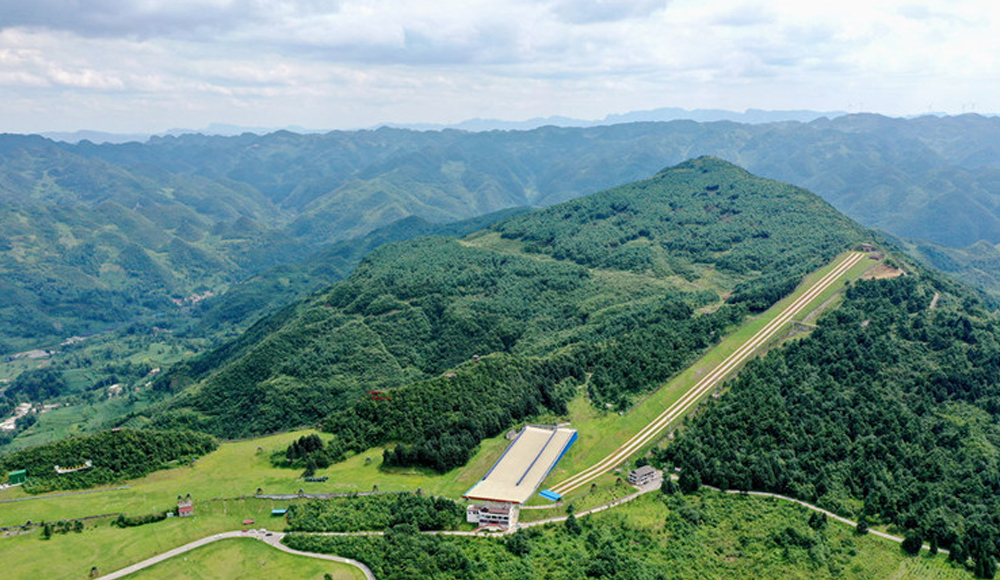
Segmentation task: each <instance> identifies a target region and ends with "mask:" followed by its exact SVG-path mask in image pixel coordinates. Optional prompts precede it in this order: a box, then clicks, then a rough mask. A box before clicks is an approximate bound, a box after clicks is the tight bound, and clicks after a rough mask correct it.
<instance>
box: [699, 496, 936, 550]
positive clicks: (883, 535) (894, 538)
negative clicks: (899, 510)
mask: <svg viewBox="0 0 1000 580" xmlns="http://www.w3.org/2000/svg"><path fill="white" fill-rule="evenodd" d="M702 487H704V488H706V489H712V490H715V491H722V492H723V493H733V494H739V495H755V496H757V497H773V498H775V499H780V500H783V501H790V502H792V503H797V504H799V505H800V506H802V507H804V508H807V509H811V510H812V511H814V512H819V513H821V514H826V516H827V517H828V518H832V519H835V520H837V521H838V522H843V523H845V524H847V525H849V526H851V527H853V528H856V527H858V522H855V521H851V520H849V519H847V518H845V517H842V516H838V515H837V514H835V513H833V512H831V511H828V510H825V509H823V508H821V507H819V506H815V505H813V504H811V503H806V502H804V501H802V500H800V499H795V498H794V497H788V496H787V495H781V494H777V493H770V492H767V491H737V490H735V489H727V490H720V489H718V488H715V487H712V486H710V485H702ZM868 533H869V534H872V535H873V536H878V537H880V538H885V539H887V540H892V541H893V542H896V543H897V544H902V543H903V538H900V537H899V536H893V535H892V534H887V533H885V532H880V531H878V530H873V529H870V528H869V530H868ZM923 548H924V549H925V550H930V549H931V548H930V546H928V545H927V544H924V545H923ZM938 552H941V553H942V554H945V555H947V554H948V550H944V549H941V548H938Z"/></svg>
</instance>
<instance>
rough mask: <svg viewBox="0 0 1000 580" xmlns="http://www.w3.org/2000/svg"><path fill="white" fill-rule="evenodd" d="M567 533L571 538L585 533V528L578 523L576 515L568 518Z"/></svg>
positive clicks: (570, 515)
mask: <svg viewBox="0 0 1000 580" xmlns="http://www.w3.org/2000/svg"><path fill="white" fill-rule="evenodd" d="M566 531H567V532H568V533H569V534H570V535H571V536H579V535H580V534H582V533H583V528H582V527H580V522H578V521H576V515H574V514H569V517H568V518H566Z"/></svg>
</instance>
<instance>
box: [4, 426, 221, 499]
mask: <svg viewBox="0 0 1000 580" xmlns="http://www.w3.org/2000/svg"><path fill="white" fill-rule="evenodd" d="M217 445H218V444H217V443H216V441H215V439H214V438H213V437H211V436H210V435H205V434H203V433H194V432H191V431H156V430H151V429H150V430H145V429H144V430H133V429H120V430H115V431H102V432H100V433H96V434H94V435H87V436H82V437H70V438H68V439H63V440H61V441H56V442H54V443H46V444H44V445H39V446H36V447H31V448H28V449H24V450H21V451H15V452H13V453H8V454H5V455H0V472H3V473H6V472H8V471H15V470H19V469H25V470H27V472H28V481H27V482H26V483H25V485H24V489H25V491H27V492H29V493H44V492H47V491H52V490H57V489H82V488H86V487H93V486H95V485H104V484H108V483H114V482H118V481H122V480H125V479H132V478H136V477H142V476H144V475H146V474H148V473H151V472H153V471H156V470H157V469H163V468H165V467H168V466H169V465H170V464H176V463H177V462H182V461H185V460H191V459H194V458H196V457H200V456H202V455H204V454H206V453H208V452H210V451H212V450H214V449H215V448H216V447H217ZM87 461H90V462H91V463H92V467H90V468H87V469H83V470H80V471H75V472H72V473H65V474H57V473H56V471H55V466H56V465H59V466H61V467H76V466H79V465H83V464H84V463H86V462H87Z"/></svg>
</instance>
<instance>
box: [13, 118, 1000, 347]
mask: <svg viewBox="0 0 1000 580" xmlns="http://www.w3.org/2000/svg"><path fill="white" fill-rule="evenodd" d="M998 139H1000V124H998V123H997V121H996V119H990V118H984V117H978V116H975V115H964V116H961V117H948V118H941V119H938V118H921V119H912V120H902V119H889V118H885V117H879V116H875V115H851V116H846V117H842V118H837V119H833V120H827V119H820V120H817V121H813V122H811V123H772V124H764V125H741V124H737V123H729V122H720V123H695V122H690V121H677V122H670V123H631V124H623V125H614V126H606V127H591V128H586V129H583V128H559V127H543V128H540V129H536V130H532V131H492V132H485V133H467V132H462V131H440V132H417V131H407V130H398V129H379V130H376V131H357V132H332V133H328V134H325V135H297V134H293V133H289V132H278V133H274V134H270V135H263V136H258V135H253V134H245V135H240V136H236V137H206V136H201V135H185V136H181V137H164V138H154V139H151V140H150V141H149V142H147V143H141V144H140V143H126V144H120V145H110V144H107V145H95V144H93V143H89V142H81V143H80V144H77V145H69V144H65V143H56V142H53V141H49V140H46V139H42V138H40V137H37V136H18V135H0V207H2V208H3V210H2V211H0V226H2V227H0V274H2V276H0V277H2V278H4V279H5V281H6V284H5V289H7V290H8V292H7V294H6V296H8V299H7V301H6V302H5V304H4V305H3V306H0V350H3V351H6V352H10V351H12V350H15V351H16V350H24V349H28V348H31V347H49V346H52V345H54V344H56V343H58V342H60V341H61V340H63V339H65V338H67V337H69V336H71V335H73V334H83V333H87V332H92V331H95V330H99V329H102V328H107V327H108V325H109V324H114V323H121V322H124V321H128V320H134V319H136V318H137V317H149V316H155V315H158V314H169V315H176V314H180V312H179V311H180V309H182V308H185V307H186V306H187V305H182V306H171V303H173V301H174V300H180V301H182V302H183V300H184V299H185V298H186V297H190V296H193V295H194V294H198V295H199V296H206V294H205V292H206V291H210V292H212V293H214V294H220V293H222V292H223V291H225V290H226V289H227V288H228V287H229V286H230V285H232V284H233V283H234V282H236V281H241V280H246V279H248V278H250V277H253V276H255V275H256V274H258V273H260V272H262V271H264V270H266V269H267V268H270V267H273V266H279V265H284V264H292V263H296V262H299V261H301V260H304V259H306V258H307V257H308V256H310V255H312V254H313V253H315V252H317V251H319V250H320V249H322V248H323V247H324V246H325V245H328V244H330V243H335V242H338V241H342V240H346V239H350V238H355V237H358V236H361V235H364V234H366V233H367V232H369V231H371V230H373V229H376V228H378V227H381V226H385V225H388V224H390V223H392V222H395V221H397V220H399V219H402V218H405V217H407V216H417V217H420V218H422V219H426V220H429V221H432V222H445V221H452V220H461V219H466V218H471V217H473V216H476V215H480V214H483V213H488V212H492V211H497V210H500V209H504V208H508V207H514V206H545V205H550V204H553V203H558V202H562V201H565V200H568V199H572V198H575V197H579V196H581V195H584V194H589V193H592V192H595V191H598V190H602V189H606V188H608V187H612V186H615V185H619V184H621V183H627V182H630V181H634V180H637V179H642V178H645V177H646V176H649V175H651V174H653V173H654V172H655V171H657V170H658V169H660V168H661V167H663V166H664V165H666V164H671V163H678V162H680V161H682V160H684V159H687V158H691V157H694V156H697V155H702V154H711V155H715V156H717V157H721V158H723V159H727V160H729V161H731V162H734V163H738V164H740V165H741V166H744V167H747V168H748V169H749V170H751V171H753V172H755V173H757V174H759V175H763V176H766V177H770V178H774V179H779V180H782V181H786V182H790V183H794V184H796V185H799V186H802V187H807V188H809V189H810V190H812V191H815V192H817V193H818V194H819V195H820V196H822V197H824V199H826V200H827V201H829V202H831V203H832V204H833V205H834V206H835V207H836V208H838V209H840V210H841V211H843V212H845V213H847V214H848V215H850V216H852V217H853V218H855V219H857V220H859V221H860V222H861V223H863V224H864V225H866V226H877V227H879V228H881V229H883V230H885V231H888V232H891V233H893V234H895V235H898V236H902V237H905V238H917V239H925V240H930V241H931V242H934V243H938V244H944V245H946V246H949V247H965V246H968V245H970V244H973V243H976V242H978V241H980V240H985V241H987V243H990V244H996V243H1000V210H998V208H1000V197H998V191H1000V190H998V188H997V184H998V183H1000V179H998V178H1000V173H998V172H1000V146H997V145H996V143H997V142H998ZM123 240H124V241H123ZM133 244H134V245H133ZM123 246H128V248H129V249H128V251H127V252H126V253H125V255H124V256H121V255H120V254H121V252H122V251H123V250H122V247H123ZM133 258H134V260H133ZM122 262H125V263H129V264H133V265H140V264H142V263H145V264H146V265H148V266H150V268H149V272H148V273H146V272H145V270H143V273H142V274H140V273H139V271H138V270H136V269H135V268H131V269H130V268H128V267H126V266H123V264H122ZM960 275H961V274H960ZM994 276H995V273H993V272H990V273H988V274H987V275H986V276H974V275H970V276H969V277H967V279H969V280H972V281H974V282H979V283H984V284H992V278H993V277H994ZM989 288H992V289H993V291H995V292H996V291H1000V290H998V289H997V288H998V287H994V286H990V287H989ZM63 303H66V304H67V306H65V307H63V306H61V305H62V304H63ZM251 318H252V315H251Z"/></svg>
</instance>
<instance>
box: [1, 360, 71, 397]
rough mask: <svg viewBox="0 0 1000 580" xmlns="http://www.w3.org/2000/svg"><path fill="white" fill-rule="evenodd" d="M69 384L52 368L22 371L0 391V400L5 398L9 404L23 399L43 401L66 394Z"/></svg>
mask: <svg viewBox="0 0 1000 580" xmlns="http://www.w3.org/2000/svg"><path fill="white" fill-rule="evenodd" d="M68 390H69V386H68V385H67V384H66V381H65V379H63V376H62V373H61V372H60V371H58V370H56V369H52V368H41V369H32V370H28V371H24V372H23V373H21V374H19V375H17V378H15V379H14V381H13V382H12V383H11V384H10V386H9V387H7V388H6V389H4V391H3V393H0V401H2V400H4V399H6V402H7V403H8V404H9V405H11V406H12V405H14V404H15V403H18V402H24V401H34V402H38V401H44V400H46V399H51V398H54V397H58V396H60V395H64V394H66V392H67V391H68Z"/></svg>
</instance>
